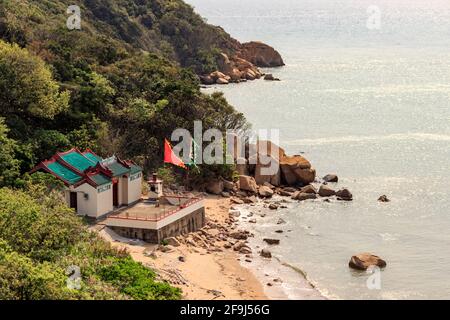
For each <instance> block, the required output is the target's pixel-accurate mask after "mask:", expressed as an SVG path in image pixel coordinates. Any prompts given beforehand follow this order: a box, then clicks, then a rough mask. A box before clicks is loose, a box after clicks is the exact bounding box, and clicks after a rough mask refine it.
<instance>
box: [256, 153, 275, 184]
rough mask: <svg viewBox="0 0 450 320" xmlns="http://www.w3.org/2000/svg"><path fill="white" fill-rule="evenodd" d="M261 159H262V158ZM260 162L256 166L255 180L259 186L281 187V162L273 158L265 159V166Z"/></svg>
mask: <svg viewBox="0 0 450 320" xmlns="http://www.w3.org/2000/svg"><path fill="white" fill-rule="evenodd" d="M260 159H261V158H260ZM261 162H262V161H261V160H259V161H258V163H257V164H256V166H255V180H256V183H257V184H258V185H263V184H264V183H270V184H271V185H274V186H279V185H281V171H280V162H279V160H277V159H275V158H273V157H270V156H269V157H267V158H264V164H262V163H261Z"/></svg>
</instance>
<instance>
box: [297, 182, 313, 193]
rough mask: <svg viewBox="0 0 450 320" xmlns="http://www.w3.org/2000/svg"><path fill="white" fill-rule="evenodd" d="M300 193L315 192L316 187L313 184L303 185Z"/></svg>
mask: <svg viewBox="0 0 450 320" xmlns="http://www.w3.org/2000/svg"><path fill="white" fill-rule="evenodd" d="M300 192H301V193H317V189H316V188H315V187H314V186H313V185H310V184H309V185H307V186H306V187H303V188H302V189H300Z"/></svg>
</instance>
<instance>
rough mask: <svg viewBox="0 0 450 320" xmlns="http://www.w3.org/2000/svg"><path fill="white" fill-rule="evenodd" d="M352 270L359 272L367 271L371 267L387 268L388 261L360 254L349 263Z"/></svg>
mask: <svg viewBox="0 0 450 320" xmlns="http://www.w3.org/2000/svg"><path fill="white" fill-rule="evenodd" d="M348 265H349V267H350V268H353V269H357V270H367V269H368V268H369V267H370V266H377V267H379V268H384V267H386V261H384V260H383V259H381V258H380V257H378V256H376V255H373V254H371V253H360V254H357V255H354V256H353V257H352V258H351V259H350V262H349V263H348Z"/></svg>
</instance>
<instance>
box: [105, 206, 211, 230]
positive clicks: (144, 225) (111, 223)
mask: <svg viewBox="0 0 450 320" xmlns="http://www.w3.org/2000/svg"><path fill="white" fill-rule="evenodd" d="M204 207H205V202H204V200H201V201H199V202H197V203H194V204H193V205H191V206H189V207H187V208H184V209H182V210H180V211H178V212H177V213H175V214H173V215H171V216H169V217H167V218H165V219H163V220H160V221H157V222H156V221H145V220H133V219H114V217H113V216H112V217H111V216H110V217H108V219H106V222H105V224H106V225H107V226H108V227H124V228H136V229H150V230H159V229H161V228H163V227H165V226H167V225H169V224H171V223H173V222H175V221H177V220H179V219H181V218H184V217H185V216H187V215H189V214H191V213H192V212H194V211H196V210H198V209H201V208H204Z"/></svg>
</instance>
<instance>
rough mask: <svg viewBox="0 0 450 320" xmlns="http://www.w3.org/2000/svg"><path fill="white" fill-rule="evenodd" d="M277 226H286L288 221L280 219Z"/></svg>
mask: <svg viewBox="0 0 450 320" xmlns="http://www.w3.org/2000/svg"><path fill="white" fill-rule="evenodd" d="M277 224H278V225H279V224H286V221H284V220H283V219H281V218H280V219H278V222H277Z"/></svg>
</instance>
